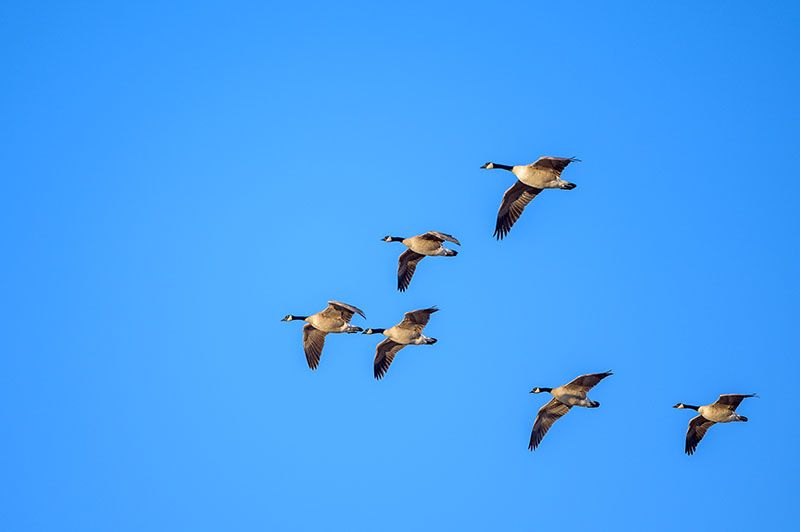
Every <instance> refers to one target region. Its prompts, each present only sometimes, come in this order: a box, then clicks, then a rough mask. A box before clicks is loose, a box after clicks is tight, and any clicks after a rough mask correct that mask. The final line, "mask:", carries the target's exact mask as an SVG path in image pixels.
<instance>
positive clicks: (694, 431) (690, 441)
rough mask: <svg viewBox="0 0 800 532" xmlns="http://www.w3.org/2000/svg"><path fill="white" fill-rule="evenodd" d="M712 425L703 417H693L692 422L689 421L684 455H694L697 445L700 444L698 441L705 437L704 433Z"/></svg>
mask: <svg viewBox="0 0 800 532" xmlns="http://www.w3.org/2000/svg"><path fill="white" fill-rule="evenodd" d="M713 424H714V422H713V421H710V420H708V419H706V418H704V417H703V416H697V417H693V418H692V420H691V421H689V430H687V431H686V448H685V451H686V454H694V450H695V449H697V444H698V443H700V440H702V439H703V436H705V435H706V432H707V431H708V429H709V428H711V425H713Z"/></svg>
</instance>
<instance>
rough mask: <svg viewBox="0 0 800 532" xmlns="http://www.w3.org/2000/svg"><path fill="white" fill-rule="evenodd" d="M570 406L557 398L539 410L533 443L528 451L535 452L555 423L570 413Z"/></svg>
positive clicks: (534, 425) (533, 433) (532, 437)
mask: <svg viewBox="0 0 800 532" xmlns="http://www.w3.org/2000/svg"><path fill="white" fill-rule="evenodd" d="M569 409H570V406H569V405H565V404H564V403H562V402H561V401H559V400H558V399H556V398H555V397H554V398H553V399H551V400H550V402H549V403H547V404H546V405H544V406H543V407H542V408H540V409H539V413H538V414H536V421H535V422H534V423H533V430H532V431H531V441H530V443H529V444H528V450H531V451H533V450H534V449H536V448H537V447H538V446H539V444H540V443H541V442H542V439H543V438H544V435H545V434H547V431H548V430H550V427H552V426H553V423H555V422H556V421H558V420H559V419H560V418H561V416H563V415H564V414H566V413H567V412H569Z"/></svg>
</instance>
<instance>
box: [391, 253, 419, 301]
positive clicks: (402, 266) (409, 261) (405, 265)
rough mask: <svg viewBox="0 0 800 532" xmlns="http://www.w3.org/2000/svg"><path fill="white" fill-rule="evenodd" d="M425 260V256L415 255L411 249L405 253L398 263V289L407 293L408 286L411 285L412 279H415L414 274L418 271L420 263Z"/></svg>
mask: <svg viewBox="0 0 800 532" xmlns="http://www.w3.org/2000/svg"><path fill="white" fill-rule="evenodd" d="M424 258H425V255H420V254H419V253H415V252H413V251H411V250H410V249H409V250H407V251H404V252H403V254H402V255H400V259H399V260H398V261H397V289H398V290H400V291H401V292H405V291H406V288H408V285H409V284H411V278H412V277H414V272H415V271H416V270H417V264H419V261H421V260H422V259H424Z"/></svg>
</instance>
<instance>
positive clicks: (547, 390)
mask: <svg viewBox="0 0 800 532" xmlns="http://www.w3.org/2000/svg"><path fill="white" fill-rule="evenodd" d="M539 389H540V390H542V391H543V392H552V391H553V389H552V388H542V387H541V386H539Z"/></svg>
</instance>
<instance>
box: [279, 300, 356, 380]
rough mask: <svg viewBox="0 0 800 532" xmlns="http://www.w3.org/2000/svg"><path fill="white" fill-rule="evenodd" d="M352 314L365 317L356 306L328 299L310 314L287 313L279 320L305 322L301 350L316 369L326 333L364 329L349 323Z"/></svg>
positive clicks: (310, 364)
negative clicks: (321, 308)
mask: <svg viewBox="0 0 800 532" xmlns="http://www.w3.org/2000/svg"><path fill="white" fill-rule="evenodd" d="M353 314H358V315H360V316H361V317H362V318H366V316H364V312H363V311H362V310H361V309H360V308H358V307H354V306H353V305H348V304H347V303H341V302H339V301H328V306H327V307H325V309H324V310H322V311H320V312H317V313H316V314H312V315H311V316H295V315H294V314H287V315H286V316H285V317H284V318H283V319H282V320H281V321H294V320H303V321H305V322H307V323H306V324H305V325H303V350H304V351H305V353H306V361H307V362H308V367H309V368H311V369H317V366H318V365H319V359H320V357H321V356H322V347H323V346H324V345H325V336H326V335H327V334H328V333H357V332H359V331H363V330H364V329H362V328H361V327H355V326H353V325H350V320H351V319H353Z"/></svg>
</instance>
